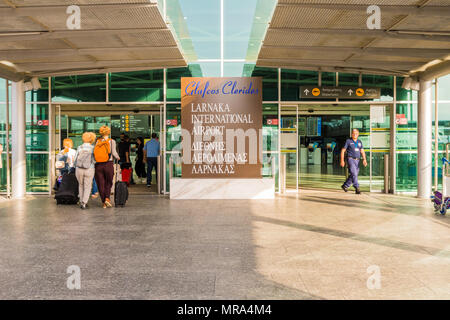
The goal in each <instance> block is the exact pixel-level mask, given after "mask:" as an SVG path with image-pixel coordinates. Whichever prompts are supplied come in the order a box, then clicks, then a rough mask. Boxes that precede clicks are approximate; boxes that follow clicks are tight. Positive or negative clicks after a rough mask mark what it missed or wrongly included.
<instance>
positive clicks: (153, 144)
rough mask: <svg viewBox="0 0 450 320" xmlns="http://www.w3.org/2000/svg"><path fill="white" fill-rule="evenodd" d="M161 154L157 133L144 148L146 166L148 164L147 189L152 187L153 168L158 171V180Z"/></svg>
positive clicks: (153, 134)
mask: <svg viewBox="0 0 450 320" xmlns="http://www.w3.org/2000/svg"><path fill="white" fill-rule="evenodd" d="M159 152H160V145H159V141H158V136H157V135H156V133H154V132H153V133H152V139H151V140H150V141H148V142H147V143H146V144H145V146H144V160H143V162H144V164H145V163H147V187H149V188H150V187H151V185H152V172H153V168H155V171H156V179H158V156H159Z"/></svg>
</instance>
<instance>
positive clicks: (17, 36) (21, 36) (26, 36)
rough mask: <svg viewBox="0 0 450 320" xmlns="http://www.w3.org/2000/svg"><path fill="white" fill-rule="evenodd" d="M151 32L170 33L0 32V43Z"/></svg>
mask: <svg viewBox="0 0 450 320" xmlns="http://www.w3.org/2000/svg"><path fill="white" fill-rule="evenodd" d="M141 32H142V33H146V32H148V33H151V32H169V33H170V32H171V31H170V30H169V29H168V28H123V29H91V30H89V29H79V30H78V29H77V30H59V31H41V30H37V31H22V32H0V42H2V43H6V42H17V41H42V40H47V39H64V38H71V37H77V38H80V37H85V38H93V37H101V36H110V35H122V34H134V33H141Z"/></svg>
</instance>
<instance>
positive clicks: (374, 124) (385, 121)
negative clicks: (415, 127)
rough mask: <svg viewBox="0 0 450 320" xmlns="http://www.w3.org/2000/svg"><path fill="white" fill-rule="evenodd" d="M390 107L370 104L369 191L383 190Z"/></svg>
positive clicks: (388, 139) (387, 149) (388, 138)
mask: <svg viewBox="0 0 450 320" xmlns="http://www.w3.org/2000/svg"><path fill="white" fill-rule="evenodd" d="M390 108H391V106H389V105H372V106H370V149H369V154H367V157H368V159H369V166H370V167H369V168H370V191H371V192H381V191H383V190H384V157H385V155H388V154H389V151H390V139H391V135H390ZM363 143H364V141H363Z"/></svg>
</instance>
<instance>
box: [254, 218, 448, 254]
mask: <svg viewBox="0 0 450 320" xmlns="http://www.w3.org/2000/svg"><path fill="white" fill-rule="evenodd" d="M254 219H255V221H258V222H266V223H271V224H276V225H280V226H285V227H289V228H296V229H299V230H305V231H310V232H316V233H321V234H326V235H329V236H334V237H339V238H346V239H351V240H356V241H361V242H366V243H370V244H376V245H379V246H384V247H389V248H394V249H399V250H406V251H411V252H417V253H422V254H428V255H432V256H436V257H444V258H448V259H450V251H448V250H441V249H437V248H432V247H426V246H420V245H416V244H411V243H406V242H402V241H396V240H390V239H385V238H378V237H370V236H365V235H361V234H358V233H354V232H348V231H341V230H337V229H330V228H325V227H318V226H314V225H310V224H301V223H295V222H291V221H285V220H279V219H274V218H269V217H260V216H258V217H255V218H254Z"/></svg>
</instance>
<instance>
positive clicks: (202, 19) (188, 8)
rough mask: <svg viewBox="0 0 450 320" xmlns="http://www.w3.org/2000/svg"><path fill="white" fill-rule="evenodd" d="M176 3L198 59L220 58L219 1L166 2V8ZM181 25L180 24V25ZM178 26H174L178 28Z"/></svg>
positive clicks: (178, 0)
mask: <svg viewBox="0 0 450 320" xmlns="http://www.w3.org/2000/svg"><path fill="white" fill-rule="evenodd" d="M174 1H177V2H179V5H180V6H181V12H182V13H183V19H184V20H185V22H186V25H187V29H188V30H187V33H188V37H190V38H191V39H192V44H193V46H194V50H195V53H196V54H197V56H198V58H199V59H219V58H220V0H195V1H192V0H168V1H167V6H168V7H170V6H171V5H173V3H172V2H174ZM180 25H181V24H180ZM178 26H179V24H176V25H174V27H178Z"/></svg>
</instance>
